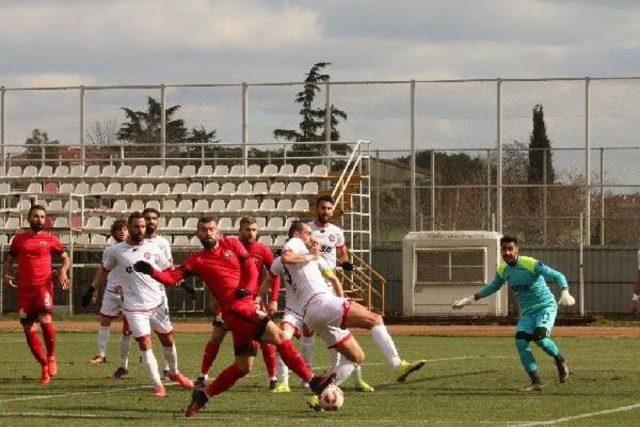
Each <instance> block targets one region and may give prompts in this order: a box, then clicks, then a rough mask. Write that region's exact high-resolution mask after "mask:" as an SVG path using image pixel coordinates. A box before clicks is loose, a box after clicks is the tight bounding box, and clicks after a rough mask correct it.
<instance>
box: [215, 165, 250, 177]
mask: <svg viewBox="0 0 640 427" xmlns="http://www.w3.org/2000/svg"><path fill="white" fill-rule="evenodd" d="M214 175H215V172H214ZM229 176H244V166H242V165H233V166H231V170H230V171H229Z"/></svg>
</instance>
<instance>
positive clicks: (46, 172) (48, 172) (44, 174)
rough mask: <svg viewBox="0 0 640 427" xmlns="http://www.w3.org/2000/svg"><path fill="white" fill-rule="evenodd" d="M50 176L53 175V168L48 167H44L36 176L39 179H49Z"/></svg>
mask: <svg viewBox="0 0 640 427" xmlns="http://www.w3.org/2000/svg"><path fill="white" fill-rule="evenodd" d="M58 167H61V166H58ZM65 167H66V166H65ZM52 175H53V168H52V167H51V166H50V165H44V166H42V167H41V168H40V170H39V171H38V176H39V177H40V178H49V177H51V176H52Z"/></svg>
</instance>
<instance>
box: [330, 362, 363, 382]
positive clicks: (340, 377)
mask: <svg viewBox="0 0 640 427" xmlns="http://www.w3.org/2000/svg"><path fill="white" fill-rule="evenodd" d="M356 366H357V365H356V364H355V363H353V362H352V361H350V360H349V359H347V358H346V357H341V358H340V363H338V366H336V367H335V369H334V372H335V373H336V380H335V381H336V385H338V386H339V385H340V384H342V383H343V382H344V380H346V379H347V378H349V377H350V376H351V374H352V373H353V370H354V369H355V368H356Z"/></svg>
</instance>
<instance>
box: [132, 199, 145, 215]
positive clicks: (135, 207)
mask: <svg viewBox="0 0 640 427" xmlns="http://www.w3.org/2000/svg"><path fill="white" fill-rule="evenodd" d="M129 210H131V211H132V212H135V211H138V212H142V211H143V210H144V202H143V201H142V200H140V199H133V200H132V201H131V205H130V206H129Z"/></svg>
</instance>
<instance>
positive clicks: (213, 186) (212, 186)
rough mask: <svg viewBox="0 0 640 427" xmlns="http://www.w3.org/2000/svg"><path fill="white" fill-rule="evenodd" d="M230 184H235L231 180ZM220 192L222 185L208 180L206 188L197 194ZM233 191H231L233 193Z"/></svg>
mask: <svg viewBox="0 0 640 427" xmlns="http://www.w3.org/2000/svg"><path fill="white" fill-rule="evenodd" d="M228 184H231V185H233V183H231V182H229V183H228ZM234 190H235V186H234ZM219 192H220V187H219V186H218V183H217V182H208V183H207V185H206V186H205V187H204V190H202V191H201V192H200V193H197V194H202V193H204V194H218V193H219ZM232 193H233V192H231V193H229V194H232Z"/></svg>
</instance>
